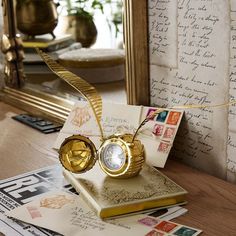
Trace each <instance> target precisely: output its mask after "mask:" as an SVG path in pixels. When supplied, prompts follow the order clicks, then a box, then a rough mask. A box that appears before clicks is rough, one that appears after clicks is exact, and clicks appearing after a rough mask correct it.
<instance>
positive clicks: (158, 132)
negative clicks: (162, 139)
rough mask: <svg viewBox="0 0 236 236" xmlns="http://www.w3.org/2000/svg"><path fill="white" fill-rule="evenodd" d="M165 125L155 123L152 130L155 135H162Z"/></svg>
mask: <svg viewBox="0 0 236 236" xmlns="http://www.w3.org/2000/svg"><path fill="white" fill-rule="evenodd" d="M163 130H164V125H159V124H155V125H154V127H153V130H152V133H153V134H154V135H155V136H161V135H162V134H163Z"/></svg>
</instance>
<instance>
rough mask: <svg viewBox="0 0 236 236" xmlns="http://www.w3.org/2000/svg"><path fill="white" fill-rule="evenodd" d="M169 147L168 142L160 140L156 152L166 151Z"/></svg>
mask: <svg viewBox="0 0 236 236" xmlns="http://www.w3.org/2000/svg"><path fill="white" fill-rule="evenodd" d="M169 149H170V144H169V143H164V142H160V144H159V147H158V149H157V151H158V152H163V153H168V152H169Z"/></svg>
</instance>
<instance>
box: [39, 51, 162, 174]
mask: <svg viewBox="0 0 236 236" xmlns="http://www.w3.org/2000/svg"><path fill="white" fill-rule="evenodd" d="M36 50H37V52H38V54H39V55H40V56H41V57H42V59H43V60H44V61H45V63H46V64H47V66H48V67H49V68H50V69H51V70H52V72H53V73H55V74H56V75H57V76H58V77H60V78H61V79H63V80H64V81H66V82H67V83H68V84H69V85H71V86H72V87H74V88H75V89H76V90H77V91H78V92H80V93H81V95H83V96H84V98H85V99H86V100H87V101H88V103H89V105H90V107H91V108H92V111H93V113H94V116H95V118H96V122H97V124H98V127H99V130H100V136H101V145H100V147H99V148H98V150H97V149H96V147H95V145H94V143H93V142H92V141H91V139H89V138H88V137H85V136H83V135H72V136H70V137H68V138H66V139H65V140H64V142H63V143H62V144H61V146H60V149H59V159H60V162H61V164H62V165H63V167H64V168H65V169H67V170H69V171H71V172H73V173H77V174H79V173H83V172H86V171H88V170H90V169H91V168H92V167H93V166H94V164H95V163H96V161H97V160H98V162H99V165H100V167H101V169H102V170H103V171H104V172H105V173H106V174H107V175H108V176H110V177H113V178H130V177H133V176H136V175H138V174H139V172H140V171H141V169H142V166H143V163H144V162H145V152H144V146H143V144H142V143H141V142H140V141H139V140H138V139H137V138H136V136H137V133H138V131H139V129H140V128H141V127H142V126H143V125H145V123H146V122H148V120H150V119H151V118H152V117H153V116H155V115H156V114H157V113H159V112H161V111H162V109H158V110H157V111H156V112H155V114H152V115H150V116H148V117H146V119H145V120H144V121H143V122H142V123H141V124H140V126H139V127H138V129H137V130H136V132H135V133H134V134H127V133H125V134H121V135H120V134H119V135H117V134H114V135H111V136H109V137H104V134H103V129H102V125H101V117H102V98H101V96H100V95H99V94H98V92H97V91H96V89H95V88H94V87H93V86H92V85H91V84H89V83H88V82H86V81H85V80H83V79H82V78H80V77H79V76H77V75H75V74H73V73H71V72H70V71H68V70H66V69H65V68H64V67H63V66H61V65H60V64H58V63H57V62H55V61H54V60H53V59H52V58H51V57H50V56H49V55H47V54H46V53H44V52H43V51H41V50H39V49H36Z"/></svg>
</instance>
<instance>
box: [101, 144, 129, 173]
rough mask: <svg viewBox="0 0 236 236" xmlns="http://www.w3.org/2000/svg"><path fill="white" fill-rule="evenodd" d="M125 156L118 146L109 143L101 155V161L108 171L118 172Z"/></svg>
mask: <svg viewBox="0 0 236 236" xmlns="http://www.w3.org/2000/svg"><path fill="white" fill-rule="evenodd" d="M125 159H126V155H125V153H124V150H123V149H122V147H121V146H120V145H118V144H114V143H110V144H108V145H106V146H105V148H104V149H103V151H102V153H101V161H102V162H103V164H104V165H105V166H106V167H107V168H108V169H110V170H119V169H120V168H121V167H122V166H123V165H124V163H125Z"/></svg>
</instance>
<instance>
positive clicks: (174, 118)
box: [166, 111, 181, 125]
mask: <svg viewBox="0 0 236 236" xmlns="http://www.w3.org/2000/svg"><path fill="white" fill-rule="evenodd" d="M180 117H181V112H178V111H171V112H170V114H169V116H168V119H167V122H166V123H167V124H169V125H177V124H178V121H179V119H180Z"/></svg>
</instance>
